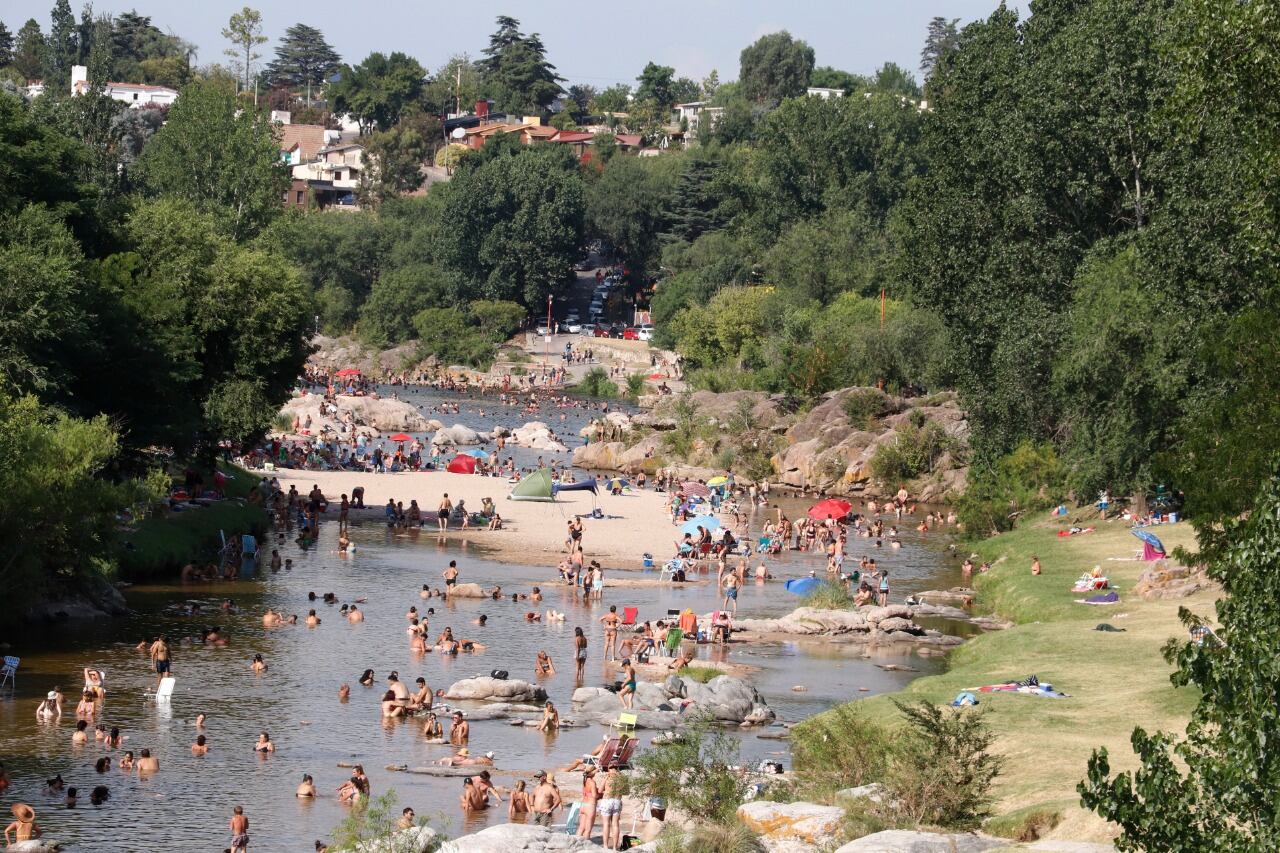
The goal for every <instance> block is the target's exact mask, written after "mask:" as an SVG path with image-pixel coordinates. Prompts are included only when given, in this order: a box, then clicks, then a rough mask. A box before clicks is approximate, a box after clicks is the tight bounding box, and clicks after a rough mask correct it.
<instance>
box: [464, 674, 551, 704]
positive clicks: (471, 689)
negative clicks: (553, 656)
mask: <svg viewBox="0 0 1280 853" xmlns="http://www.w3.org/2000/svg"><path fill="white" fill-rule="evenodd" d="M444 698H446V699H454V700H459V699H465V700H471V701H477V702H545V701H546V699H547V691H546V690H544V689H543V688H542V687H541V686H540V685H537V684H530V683H529V682H527V681H521V680H519V679H517V678H512V679H505V678H490V677H489V676H487V675H485V676H480V677H478V678H464V679H463V680H461V681H455V682H454V683H453V684H452V685H450V687H449V689H448V690H446V691H445V694H444Z"/></svg>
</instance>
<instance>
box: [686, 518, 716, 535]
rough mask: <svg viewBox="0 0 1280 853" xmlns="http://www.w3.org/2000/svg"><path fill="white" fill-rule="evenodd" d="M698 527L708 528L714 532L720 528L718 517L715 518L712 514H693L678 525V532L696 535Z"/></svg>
mask: <svg viewBox="0 0 1280 853" xmlns="http://www.w3.org/2000/svg"><path fill="white" fill-rule="evenodd" d="M699 527H701V528H702V529H703V530H710V531H711V532H712V533H715V532H716V531H717V530H719V529H720V519H718V518H716V517H715V516H714V515H698V516H694V517H693V518H691V519H689V520H688V521H686V522H685V523H684V524H682V525H681V526H680V533H681V535H683V534H685V533H689V534H692V535H693V536H697V535H698V528H699Z"/></svg>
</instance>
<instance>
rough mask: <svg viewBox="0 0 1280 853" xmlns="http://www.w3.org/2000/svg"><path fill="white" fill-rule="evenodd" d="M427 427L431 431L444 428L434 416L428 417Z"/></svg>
mask: <svg viewBox="0 0 1280 853" xmlns="http://www.w3.org/2000/svg"><path fill="white" fill-rule="evenodd" d="M427 429H428V430H430V431H431V432H439V431H440V430H442V429H444V424H442V423H441V422H440V421H438V420H436V419H435V418H430V419H429V420H428V421H427Z"/></svg>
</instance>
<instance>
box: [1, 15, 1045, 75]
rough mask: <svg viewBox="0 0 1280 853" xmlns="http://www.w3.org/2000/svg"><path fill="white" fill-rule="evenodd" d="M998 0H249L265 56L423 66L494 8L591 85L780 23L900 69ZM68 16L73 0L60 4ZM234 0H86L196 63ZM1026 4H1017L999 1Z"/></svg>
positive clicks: (461, 43)
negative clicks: (177, 41) (306, 52)
mask: <svg viewBox="0 0 1280 853" xmlns="http://www.w3.org/2000/svg"><path fill="white" fill-rule="evenodd" d="M998 2H999V0H892V1H891V2H885V0H790V2H776V0H775V2H763V0H636V2H621V3H608V2H605V3H601V2H581V0H576V2H570V0H502V2H494V0H461V2H447V0H446V2H440V0H434V1H433V2H392V1H391V0H345V2H341V1H340V0H306V2H284V0H256V2H255V0H250V5H252V6H253V7H254V8H256V9H258V10H259V11H261V12H262V16H263V23H264V25H265V29H266V34H267V36H269V37H270V39H271V41H270V42H268V44H266V45H264V46H263V47H264V50H263V54H264V56H265V58H270V56H271V55H272V49H273V48H274V46H275V44H276V41H277V39H278V37H279V36H280V34H281V33H282V32H283V31H284V29H285V28H286V27H288V26H290V25H291V24H295V23H299V22H301V23H305V24H309V25H311V26H313V27H316V28H318V29H320V30H321V31H322V32H323V33H324V34H325V36H326V37H327V38H328V40H329V42H330V43H331V44H332V45H333V46H334V47H335V48H336V49H337V50H338V52H339V53H340V54H341V55H342V58H343V60H344V61H349V62H355V61H359V60H360V59H362V58H363V57H364V56H365V55H367V54H368V53H370V52H371V51H375V50H380V51H383V52H390V51H393V50H400V51H404V52H405V53H408V54H410V55H411V56H414V57H416V58H417V59H418V60H419V61H420V62H422V64H423V65H425V66H426V67H427V68H429V69H434V68H436V67H438V66H439V65H441V64H442V63H443V62H444V61H445V60H446V59H447V58H448V57H449V56H450V55H451V54H454V53H459V52H468V53H470V54H472V55H473V56H475V55H478V54H479V52H480V50H481V49H482V48H483V47H484V46H485V44H486V43H487V41H488V36H489V33H490V32H492V31H493V29H494V26H493V20H494V18H495V17H496V16H497V15H500V14H508V15H511V16H513V17H515V18H518V19H519V20H520V23H521V28H522V29H523V30H524V31H525V32H537V33H540V34H541V35H542V39H543V41H544V43H545V44H546V46H547V53H548V57H549V58H550V60H551V62H553V63H554V64H555V65H556V66H557V67H558V68H559V70H560V73H561V74H562V75H563V76H565V77H567V78H568V79H569V81H570V82H574V83H577V82H581V83H590V84H592V85H594V86H596V87H597V88H603V87H605V86H608V85H611V84H613V83H617V82H625V83H631V84H634V82H635V76H636V75H637V74H638V73H639V72H640V69H641V68H643V67H644V64H645V63H646V62H647V61H649V60H654V61H655V62H658V63H660V64H662V65H672V66H674V67H675V68H676V71H677V73H678V74H680V75H682V76H688V77H692V78H694V79H701V78H702V77H704V76H705V75H706V74H707V72H709V71H711V69H713V68H715V69H717V70H718V71H719V74H720V79H721V80H722V81H723V80H730V79H734V78H736V77H737V75H738V54H739V52H740V51H741V50H742V48H743V47H745V46H746V45H748V44H750V43H751V42H752V41H754V40H755V39H756V38H758V37H759V36H761V35H764V34H765V33H769V32H774V31H777V30H783V29H785V30H789V31H790V32H791V34H792V35H794V36H796V37H797V38H801V39H804V40H805V41H807V42H808V43H809V44H811V45H812V46H813V48H814V51H815V52H816V54H817V62H818V64H819V65H832V66H835V67H837V68H842V69H844V70H846V71H852V72H855V73H863V74H865V73H869V72H871V71H873V70H875V68H877V67H878V66H880V65H881V64H883V63H884V62H886V61H893V62H896V63H898V64H899V65H902V66H904V67H906V68H908V69H911V70H912V71H915V70H916V69H917V66H918V65H919V56H920V47H921V44H922V43H923V41H924V35H925V27H926V25H927V24H928V21H929V19H930V18H932V17H934V16H935V15H943V16H947V17H952V18H960V19H961V22H962V23H964V22H968V21H971V20H973V19H975V18H980V17H984V16H986V15H987V14H989V13H990V12H991V10H992V9H994V8H995V7H996V5H997V4H998ZM71 5H72V8H73V10H74V11H75V12H76V14H77V15H79V12H80V9H79V7H80V6H81V5H83V2H82V0H71ZM243 5H244V2H243V0H238V2H228V1H227V0H205V2H197V0H114V2H113V0H96V1H95V2H94V7H95V9H97V11H98V12H108V11H111V12H121V11H127V10H128V9H130V8H133V9H136V10H137V11H138V13H139V14H143V15H150V16H151V20H152V23H154V24H155V25H156V26H158V27H159V28H160V29H162V30H166V31H169V32H173V33H175V34H177V35H179V36H182V37H183V38H185V39H187V40H189V41H192V42H195V44H196V45H198V46H199V48H200V53H199V55H198V57H197V61H198V62H199V63H200V64H206V63H209V62H222V61H224V57H223V53H222V51H223V49H224V48H225V47H226V46H227V45H226V41H225V39H223V38H222V35H221V32H222V28H223V26H225V24H226V21H227V18H228V17H229V16H230V15H231V13H232V12H233V11H236V10H238V9H239V8H240V7H241V6H243ZM1008 5H1010V6H1013V7H1022V8H1025V7H1026V3H1025V2H1010V3H1009V4H1008ZM52 6H53V0H5V2H4V3H2V4H0V20H3V21H4V23H5V24H6V25H7V26H8V28H9V30H10V32H15V33H16V32H17V30H18V28H19V27H20V26H22V24H23V22H24V21H26V20H27V19H28V18H32V17H34V18H35V19H36V20H38V21H39V22H40V25H41V27H42V28H44V30H45V31H46V32H47V31H48V26H49V10H50V8H51V7H52Z"/></svg>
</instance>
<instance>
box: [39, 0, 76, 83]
mask: <svg viewBox="0 0 1280 853" xmlns="http://www.w3.org/2000/svg"><path fill="white" fill-rule="evenodd" d="M49 17H50V25H49V41H48V47H47V52H46V54H45V56H46V57H47V59H46V62H47V65H46V68H45V73H46V79H45V84H46V85H48V86H49V87H50V88H51V89H54V90H55V91H62V92H65V91H67V87H69V86H70V85H71V66H73V65H75V64H76V63H77V62H78V61H79V59H80V40H79V38H78V30H77V29H76V17H75V15H73V14H71V4H70V3H69V2H68V0H54V4H53V10H52V11H51V12H50V14H49Z"/></svg>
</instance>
